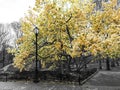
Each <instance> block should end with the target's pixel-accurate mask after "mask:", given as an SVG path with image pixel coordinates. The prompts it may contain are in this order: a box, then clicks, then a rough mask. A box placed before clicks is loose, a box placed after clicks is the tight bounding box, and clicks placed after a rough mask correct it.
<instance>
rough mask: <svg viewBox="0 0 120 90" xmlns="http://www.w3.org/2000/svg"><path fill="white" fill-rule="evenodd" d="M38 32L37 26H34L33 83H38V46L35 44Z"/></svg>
mask: <svg viewBox="0 0 120 90" xmlns="http://www.w3.org/2000/svg"><path fill="white" fill-rule="evenodd" d="M38 32H39V28H38V27H35V28H34V33H35V38H36V42H35V45H36V54H35V77H34V81H33V82H34V83H38V82H39V79H38V57H37V56H38V46H37V36H38Z"/></svg>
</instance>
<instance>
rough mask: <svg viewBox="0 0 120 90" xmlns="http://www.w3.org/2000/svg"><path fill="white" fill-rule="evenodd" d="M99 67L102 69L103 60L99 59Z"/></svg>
mask: <svg viewBox="0 0 120 90" xmlns="http://www.w3.org/2000/svg"><path fill="white" fill-rule="evenodd" d="M99 69H100V70H101V69H102V62H101V60H99Z"/></svg>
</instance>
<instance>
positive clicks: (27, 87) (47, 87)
mask: <svg viewBox="0 0 120 90" xmlns="http://www.w3.org/2000/svg"><path fill="white" fill-rule="evenodd" d="M0 90H82V89H81V87H80V86H78V85H73V84H71V85H67V84H58V83H45V82H44V83H43V82H40V83H37V84H35V83H33V82H25V81H19V82H18V81H17V82H0ZM85 90H86V89H85Z"/></svg>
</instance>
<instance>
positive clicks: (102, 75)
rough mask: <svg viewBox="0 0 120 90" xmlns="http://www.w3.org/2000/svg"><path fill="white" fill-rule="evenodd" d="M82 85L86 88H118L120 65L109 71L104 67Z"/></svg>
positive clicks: (91, 89) (93, 89) (107, 89)
mask: <svg viewBox="0 0 120 90" xmlns="http://www.w3.org/2000/svg"><path fill="white" fill-rule="evenodd" d="M82 87H83V88H88V90H120V66H119V67H114V68H112V69H111V70H110V71H106V70H105V69H103V70H101V71H99V72H98V73H97V74H96V75H94V76H93V77H92V78H91V79H89V80H88V81H87V82H86V83H85V84H84V85H83V86H82Z"/></svg>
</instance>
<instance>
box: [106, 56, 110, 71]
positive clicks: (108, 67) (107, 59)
mask: <svg viewBox="0 0 120 90" xmlns="http://www.w3.org/2000/svg"><path fill="white" fill-rule="evenodd" d="M106 70H110V61H109V57H107V58H106Z"/></svg>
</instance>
